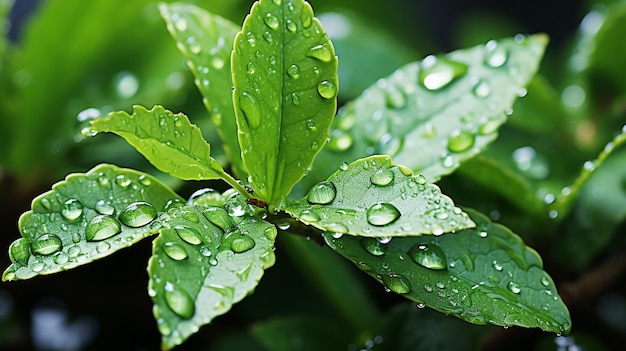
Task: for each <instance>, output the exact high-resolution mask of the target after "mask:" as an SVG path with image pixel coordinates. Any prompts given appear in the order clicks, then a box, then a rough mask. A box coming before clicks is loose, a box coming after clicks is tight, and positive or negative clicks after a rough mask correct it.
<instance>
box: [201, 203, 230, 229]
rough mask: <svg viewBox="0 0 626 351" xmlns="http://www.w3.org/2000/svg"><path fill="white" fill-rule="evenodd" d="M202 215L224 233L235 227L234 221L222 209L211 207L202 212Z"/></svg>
mask: <svg viewBox="0 0 626 351" xmlns="http://www.w3.org/2000/svg"><path fill="white" fill-rule="evenodd" d="M231 208H232V206H231ZM202 214H203V215H204V217H205V218H206V219H207V220H208V221H209V222H211V223H212V224H214V225H215V226H217V227H218V228H220V229H221V230H222V231H224V232H226V231H228V229H230V228H231V227H233V225H234V223H233V220H232V219H231V218H230V216H229V215H228V212H226V211H225V210H224V209H222V208H219V207H211V208H209V209H207V210H206V211H204V212H202Z"/></svg>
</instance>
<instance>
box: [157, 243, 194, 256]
mask: <svg viewBox="0 0 626 351" xmlns="http://www.w3.org/2000/svg"><path fill="white" fill-rule="evenodd" d="M163 252H165V254H166V255H167V256H168V257H169V258H171V259H172V260H174V261H182V260H184V259H186V258H187V257H189V254H188V253H187V250H186V249H185V248H184V247H183V246H181V245H180V244H177V243H175V242H167V243H165V244H164V245H163Z"/></svg>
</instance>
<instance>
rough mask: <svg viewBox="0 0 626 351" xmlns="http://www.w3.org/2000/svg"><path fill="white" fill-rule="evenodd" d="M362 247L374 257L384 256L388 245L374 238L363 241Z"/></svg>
mask: <svg viewBox="0 0 626 351" xmlns="http://www.w3.org/2000/svg"><path fill="white" fill-rule="evenodd" d="M361 246H363V248H364V249H365V251H367V252H369V253H370V254H371V255H374V256H382V255H383V254H385V252H386V251H387V245H385V244H384V243H381V242H380V241H378V240H376V239H373V238H363V239H361Z"/></svg>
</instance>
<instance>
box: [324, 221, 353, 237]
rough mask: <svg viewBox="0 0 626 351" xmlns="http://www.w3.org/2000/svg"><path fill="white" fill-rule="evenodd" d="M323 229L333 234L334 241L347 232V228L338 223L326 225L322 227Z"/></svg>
mask: <svg viewBox="0 0 626 351" xmlns="http://www.w3.org/2000/svg"><path fill="white" fill-rule="evenodd" d="M324 229H326V230H328V231H329V232H333V233H335V234H333V238H335V239H339V238H341V236H342V234H343V233H347V232H348V227H346V225H345V224H343V223H339V222H333V223H328V224H326V225H325V226H324Z"/></svg>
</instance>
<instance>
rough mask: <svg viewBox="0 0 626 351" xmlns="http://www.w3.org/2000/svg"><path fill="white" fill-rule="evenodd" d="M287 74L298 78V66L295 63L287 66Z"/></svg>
mask: <svg viewBox="0 0 626 351" xmlns="http://www.w3.org/2000/svg"><path fill="white" fill-rule="evenodd" d="M287 74H289V76H290V77H291V78H294V79H298V78H299V77H300V67H298V65H295V64H294V65H291V66H289V68H287Z"/></svg>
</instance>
